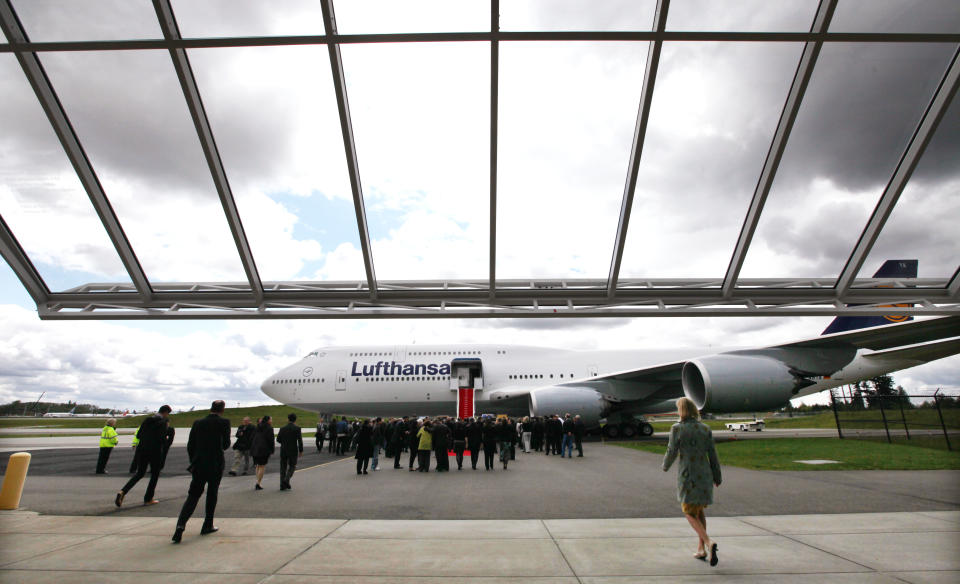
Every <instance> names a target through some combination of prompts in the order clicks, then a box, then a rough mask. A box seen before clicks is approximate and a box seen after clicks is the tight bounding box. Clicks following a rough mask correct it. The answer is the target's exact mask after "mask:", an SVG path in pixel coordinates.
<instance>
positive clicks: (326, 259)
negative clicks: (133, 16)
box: [190, 46, 366, 281]
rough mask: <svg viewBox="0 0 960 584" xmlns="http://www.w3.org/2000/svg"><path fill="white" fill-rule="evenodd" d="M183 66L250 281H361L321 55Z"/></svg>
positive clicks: (202, 54)
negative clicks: (214, 149) (244, 246)
mask: <svg viewBox="0 0 960 584" xmlns="http://www.w3.org/2000/svg"><path fill="white" fill-rule="evenodd" d="M190 61H191V65H192V66H193V70H194V74H195V75H196V76H197V83H198V85H199V86H200V91H201V92H202V93H203V101H204V106H205V107H206V109H207V115H208V116H209V117H210V124H211V126H212V128H213V131H214V133H215V134H216V136H217V146H218V148H219V150H220V155H221V158H222V159H223V163H224V166H225V168H226V170H227V173H228V174H229V176H230V187H231V189H232V190H233V194H234V198H235V199H236V201H237V207H238V208H239V210H240V215H241V217H242V220H243V227H244V230H245V231H246V233H247V239H248V240H249V242H250V246H251V249H252V250H253V255H254V258H255V259H256V263H257V270H258V271H259V273H260V278H261V279H262V280H265V281H271V280H281V281H282V280H326V279H332V280H356V279H365V277H366V276H365V275H364V269H363V257H362V255H361V253H360V239H359V237H358V236H357V220H356V214H355V212H354V208H353V197H352V195H351V191H350V181H349V178H348V175H347V168H346V161H345V157H344V154H343V138H342V136H341V134H340V120H339V117H338V115H337V102H336V97H335V96H334V93H333V81H332V77H331V75H330V72H329V69H330V57H329V55H328V53H327V49H326V47H316V46H311V47H251V48H230V49H200V50H194V51H190ZM251 80H256V81H255V82H251Z"/></svg>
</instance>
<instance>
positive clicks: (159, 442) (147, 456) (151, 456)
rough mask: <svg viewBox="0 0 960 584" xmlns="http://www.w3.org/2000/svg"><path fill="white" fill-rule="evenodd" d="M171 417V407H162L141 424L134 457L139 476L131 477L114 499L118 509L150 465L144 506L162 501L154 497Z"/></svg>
mask: <svg viewBox="0 0 960 584" xmlns="http://www.w3.org/2000/svg"><path fill="white" fill-rule="evenodd" d="M169 415H170V406H168V405H162V406H160V409H159V410H158V411H157V413H156V414H154V415H152V416H150V417H149V418H147V419H146V420H144V421H143V423H141V424H140V429H139V430H137V436H139V438H140V443H139V444H137V451H136V453H135V454H134V456H135V457H136V458H137V474H135V475H133V476H132V477H130V480H129V481H127V484H125V485H123V488H122V489H120V491H119V492H117V496H116V498H115V499H114V503H116V505H117V507H119V506H121V505H123V498H124V497H125V496H126V495H127V493H129V492H130V489H132V488H133V486H134V485H135V484H137V481H139V480H140V479H142V478H143V475H145V474H147V465H148V464H149V465H150V482H149V483H147V492H146V493H144V495H143V504H144V505H155V504H157V503H159V502H160V501H159V500H158V499H155V498H154V497H153V493H154V491H155V490H156V488H157V481H159V480H160V469H161V468H162V467H163V458H164V456H163V455H164V449H163V445H164V439H165V436H166V433H167V424H168V420H167V417H168V416H169Z"/></svg>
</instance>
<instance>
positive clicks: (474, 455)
mask: <svg viewBox="0 0 960 584" xmlns="http://www.w3.org/2000/svg"><path fill="white" fill-rule="evenodd" d="M585 431H586V427H585V425H584V423H583V421H582V420H581V419H580V416H571V415H570V414H566V415H565V417H564V418H562V419H561V418H560V416H559V415H553V416H542V417H541V416H537V417H525V418H523V419H520V420H514V419H512V418H507V417H498V418H494V417H491V416H478V417H471V418H466V419H463V418H454V417H447V416H438V417H435V418H414V417H411V416H403V417H402V418H393V419H391V420H384V419H383V418H376V419H366V420H353V421H350V420H348V419H347V417H346V416H342V417H341V418H340V419H334V420H332V421H330V422H327V421H325V420H320V421H319V422H318V423H317V431H316V437H315V439H314V441H315V444H316V447H317V451H318V452H320V451H322V450H323V444H324V442H325V441H326V442H327V452H329V453H334V452H335V453H336V455H337V456H346V455H347V453H348V452H355V455H354V457H355V458H356V459H357V474H359V475H365V474H368V469H372V470H374V471H376V470H380V453H381V451H382V452H383V453H384V456H385V457H386V458H388V459H390V458H392V459H393V468H394V469H400V468H403V465H402V464H401V462H402V459H403V458H404V454H405V453H406V454H407V458H406V466H407V469H408V470H410V471H414V470H419V471H421V472H429V470H430V460H431V456H432V457H433V458H434V459H435V460H436V463H435V469H434V470H435V471H436V472H444V471H449V470H450V461H449V453H450V452H453V453H454V456H455V457H456V461H457V470H463V464H464V456H465V454H466V453H469V456H470V467H471V468H472V469H473V470H476V469H477V463H478V461H479V457H480V452H481V451H482V452H483V455H484V458H483V460H484V468H485V469H486V470H493V468H494V465H495V458H496V455H497V454H499V461H500V463H501V464H502V465H503V468H504V470H506V469H507V467H508V465H509V462H510V461H511V460H514V459H515V458H516V451H517V449H518V448H520V449H521V450H522V452H525V453H533V452H543V453H545V454H546V455H551V454H554V455H556V454H559V455H560V456H561V457H570V458H572V457H573V449H574V448H576V450H577V456H579V457H582V456H583V443H582V440H583V436H584V433H585ZM371 461H372V463H371Z"/></svg>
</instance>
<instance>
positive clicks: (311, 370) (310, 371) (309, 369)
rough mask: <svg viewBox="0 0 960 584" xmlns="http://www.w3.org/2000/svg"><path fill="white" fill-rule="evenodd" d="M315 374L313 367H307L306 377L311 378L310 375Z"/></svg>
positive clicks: (305, 370)
mask: <svg viewBox="0 0 960 584" xmlns="http://www.w3.org/2000/svg"><path fill="white" fill-rule="evenodd" d="M311 373H313V367H307V368H306V369H304V370H303V376H304V377H310V374H311Z"/></svg>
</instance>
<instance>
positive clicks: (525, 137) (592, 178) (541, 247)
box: [497, 42, 649, 279]
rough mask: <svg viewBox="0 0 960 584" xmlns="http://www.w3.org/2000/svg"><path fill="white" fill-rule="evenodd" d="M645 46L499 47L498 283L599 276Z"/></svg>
mask: <svg viewBox="0 0 960 584" xmlns="http://www.w3.org/2000/svg"><path fill="white" fill-rule="evenodd" d="M648 44H649V43H615V42H609V43H593V42H577V43H501V44H500V59H501V61H500V120H499V121H500V124H499V127H500V129H499V135H500V143H499V163H498V164H499V183H498V195H497V277H498V279H500V278H530V277H557V276H563V277H586V278H606V277H607V275H608V273H609V270H610V258H611V255H612V251H613V243H614V242H613V238H614V233H615V232H616V227H617V220H618V218H619V216H620V203H621V200H622V198H623V185H624V180H625V176H626V168H627V162H628V159H629V156H630V147H631V144H632V140H633V128H634V125H635V122H636V117H637V108H638V104H639V102H640V92H641V88H642V85H643V72H644V68H645V64H646V52H647V47H648Z"/></svg>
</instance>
